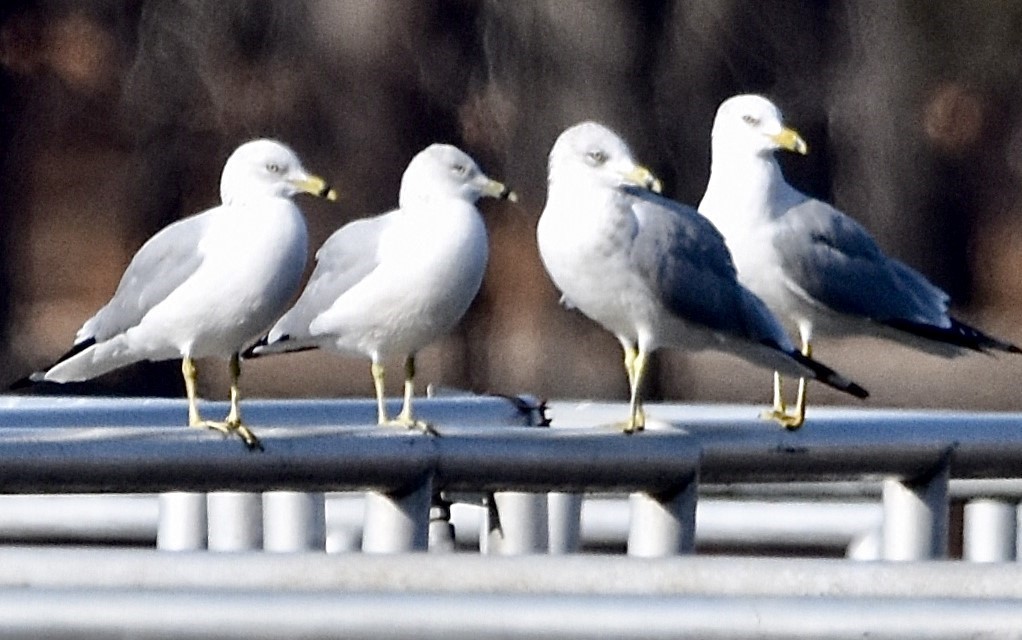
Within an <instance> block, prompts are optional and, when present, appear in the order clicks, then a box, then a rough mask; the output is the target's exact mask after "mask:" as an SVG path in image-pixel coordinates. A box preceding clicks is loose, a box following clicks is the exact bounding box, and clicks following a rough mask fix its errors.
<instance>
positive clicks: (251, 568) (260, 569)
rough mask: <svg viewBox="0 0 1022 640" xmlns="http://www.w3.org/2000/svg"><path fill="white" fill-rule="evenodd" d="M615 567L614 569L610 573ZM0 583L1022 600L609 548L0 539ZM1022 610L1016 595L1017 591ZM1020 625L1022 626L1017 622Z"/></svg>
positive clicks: (941, 584) (784, 563)
mask: <svg viewBox="0 0 1022 640" xmlns="http://www.w3.org/2000/svg"><path fill="white" fill-rule="evenodd" d="M608 576H613V579H608ZM0 587H25V588H33V589H44V588H45V589H78V588H82V589H84V588H94V589H101V588H102V589H129V590H131V589H144V590H167V589H175V588H188V589H203V590H213V591H221V590H223V591H229V590H232V589H252V590H267V591H288V592H297V591H315V592H320V591H330V592H337V591H350V592H357V591H373V592H380V593H386V592H390V591H409V592H422V593H465V592H471V593H508V594H512V593H518V594H561V595H570V594H587V595H607V596H627V595H672V596H682V595H706V596H764V597H767V596H770V597H793V596H797V597H801V596H819V597H838V596H854V597H861V598H913V597H918V598H935V599H936V598H972V599H1013V600H1016V601H1017V602H1018V601H1022V566H1020V565H1019V564H1017V563H998V564H976V563H966V562H951V561H946V562H908V563H872V562H867V563H859V562H848V561H846V560H836V559H801V558H754V557H728V556H677V557H671V558H658V559H656V560H646V559H635V558H628V557H626V556H615V555H581V556H578V555H574V556H571V555H569V556H514V557H503V556H481V555H476V554H419V553H410V554H393V555H372V554H337V555H335V554H323V553H313V552H306V553H289V554H267V553H257V552H250V553H245V552H242V553H236V554H209V553H204V552H178V553H167V552H159V551H154V550H144V549H101V548H95V549H66V548H65V549H61V548H10V547H8V548H0ZM1019 605H1020V610H1022V602H1019ZM1020 628H1022V627H1020Z"/></svg>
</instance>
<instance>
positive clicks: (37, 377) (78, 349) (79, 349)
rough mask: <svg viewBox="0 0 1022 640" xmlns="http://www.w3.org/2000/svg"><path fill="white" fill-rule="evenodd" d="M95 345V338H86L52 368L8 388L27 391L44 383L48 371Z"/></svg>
mask: <svg viewBox="0 0 1022 640" xmlns="http://www.w3.org/2000/svg"><path fill="white" fill-rule="evenodd" d="M94 344H96V339H95V338H86V339H85V340H82V341H81V342H76V343H75V344H74V346H73V347H71V348H70V349H68V351H67V353H65V354H64V355H62V356H60V357H59V358H57V360H56V361H55V362H54V363H53V364H51V365H50V366H48V367H46V368H45V369H43V370H42V371H36V372H35V373H32V374H29V375H27V376H25V377H24V378H21V379H19V380H15V381H14V382H12V383H11V384H10V386H8V387H7V388H8V389H9V390H10V391H18V390H20V389H27V388H28V387H31V386H33V385H35V384H36V383H39V382H43V376H45V375H46V372H47V371H49V370H50V369H52V368H53V367H55V366H57V365H58V364H60V363H61V362H64V361H65V360H67V359H69V358H73V357H74V356H76V355H78V354H79V353H81V352H82V351H85V350H86V349H88V348H89V347H91V346H92V345H94Z"/></svg>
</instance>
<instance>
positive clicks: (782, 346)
mask: <svg viewBox="0 0 1022 640" xmlns="http://www.w3.org/2000/svg"><path fill="white" fill-rule="evenodd" d="M659 190H660V185H659V182H658V181H657V180H656V178H654V177H653V175H652V174H651V173H650V172H649V170H647V169H646V168H644V167H642V166H640V165H638V164H636V162H635V160H634V159H633V157H632V153H631V150H630V149H629V148H628V146H627V145H626V144H625V142H624V141H623V140H622V139H621V138H620V137H619V136H618V135H617V134H616V133H614V132H613V131H611V130H610V129H608V128H606V127H604V126H602V125H600V124H597V123H594V122H584V123H581V124H578V125H576V126H574V127H571V128H569V129H567V130H566V131H565V132H564V133H562V134H561V135H560V137H558V139H557V141H556V142H555V143H554V146H553V149H552V150H551V152H550V173H549V188H548V196H547V203H546V206H545V208H544V209H543V214H542V216H541V217H540V220H539V225H538V228H537V239H538V242H539V250H540V256H541V258H542V260H543V264H544V266H545V267H546V270H547V272H548V273H549V274H550V277H551V279H552V280H553V282H554V284H555V285H556V286H557V288H558V289H560V291H561V292H562V293H563V296H564V298H565V299H566V300H568V301H570V303H571V304H572V305H573V306H574V307H576V308H577V309H578V310H579V311H581V312H582V313H583V314H585V315H586V316H588V317H589V318H591V319H593V320H595V321H596V322H597V323H599V324H600V325H602V326H603V327H604V328H606V329H607V330H608V331H610V332H611V333H613V334H614V336H615V337H616V338H617V339H618V341H619V342H620V343H621V346H622V348H623V349H624V354H625V355H624V363H625V371H626V373H627V376H628V382H629V387H630V394H631V398H630V409H629V415H628V419H627V420H626V422H625V424H624V431H625V432H626V433H630V432H633V431H636V430H641V429H642V428H643V426H644V424H645V413H644V411H643V409H642V403H641V399H640V391H641V385H642V380H643V375H644V373H645V371H646V363H647V358H648V356H649V354H650V353H652V352H653V351H654V350H656V349H659V348H661V347H680V348H685V349H692V350H701V349H716V350H720V351H725V352H729V353H732V354H734V355H737V356H739V357H741V358H744V359H745V360H747V361H749V362H752V363H754V364H758V365H760V366H764V367H770V368H774V369H777V370H781V371H786V372H789V373H790V374H792V375H800V376H807V377H811V378H816V379H818V380H820V381H821V382H823V383H824V384H827V385H830V386H832V387H834V388H836V389H839V390H841V391H844V392H846V393H849V394H852V395H854V396H857V397H860V398H862V397H865V396H866V395H867V394H866V391H865V390H864V389H862V388H861V387H859V386H858V385H856V384H855V383H853V382H850V381H849V380H846V379H845V378H843V377H841V376H840V375H838V374H837V373H835V372H834V371H832V370H831V369H829V368H827V367H826V366H824V365H822V364H820V363H818V362H815V361H814V360H812V359H811V358H808V357H806V356H804V355H802V354H801V353H800V352H799V351H798V350H797V349H796V348H795V346H794V345H793V344H792V343H791V341H790V340H789V339H788V337H787V335H786V334H785V332H784V330H783V328H782V327H781V326H780V324H779V323H778V322H777V320H776V319H775V318H774V316H773V315H772V314H771V313H770V311H769V310H768V309H767V307H766V305H764V304H763V302H762V301H761V300H760V299H759V298H757V297H756V296H755V295H754V294H753V293H752V292H751V291H749V290H748V289H746V288H745V287H743V286H742V285H741V284H739V283H738V280H737V276H736V274H735V269H734V266H733V264H732V262H731V256H730V255H729V253H728V250H727V247H726V246H725V244H724V240H723V238H721V236H720V234H719V233H718V232H717V231H716V229H714V228H713V225H712V224H710V223H709V221H707V220H706V219H705V218H703V217H702V216H700V215H699V214H698V213H697V212H696V211H695V209H693V208H692V207H688V206H686V205H683V204H680V203H678V202H675V201H673V200H669V199H667V198H664V197H661V196H659V195H657V193H654V191H659Z"/></svg>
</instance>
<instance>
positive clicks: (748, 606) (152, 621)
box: [0, 589, 1022, 640]
mask: <svg viewBox="0 0 1022 640" xmlns="http://www.w3.org/2000/svg"><path fill="white" fill-rule="evenodd" d="M0 600H2V601H3V602H4V607H3V608H2V609H0V635H2V636H3V637H4V638H10V639H21V638H26V639H27V638H32V639H33V640H34V639H37V638H47V639H51V640H58V639H64V638H68V639H71V638H74V639H75V640H92V639H94V638H95V639H99V638H103V639H106V638H110V637H141V638H170V637H172V638H176V639H178V640H181V639H191V638H196V639H199V638H202V639H205V638H213V637H215V638H220V639H223V640H231V639H234V638H237V639H239V640H241V639H244V640H261V639H264V638H265V639H267V640H271V639H272V640H276V639H278V638H287V637H303V638H317V639H328V638H389V639H393V638H414V639H420V638H421V639H437V640H441V639H442V640H460V639H462V638H464V639H466V640H478V639H479V638H488V637H499V638H510V639H518V638H522V639H525V638H561V639H567V640H572V639H575V638H579V639H582V638H584V639H589V638H596V637H599V638H609V639H615V638H638V639H658V640H659V639H668V638H670V639H672V640H674V639H678V638H699V639H700V640H705V639H709V640H713V639H715V638H720V639H723V638H728V639H743V638H763V637H778V638H792V639H795V640H798V639H801V638H806V639H809V638H811V639H813V640H831V639H846V638H862V637H884V638H927V639H931V640H932V639H936V640H940V639H943V638H949V639H950V638H954V639H958V638H964V637H998V638H1002V637H1003V638H1008V637H1017V636H1018V630H1019V629H1020V628H1022V607H1020V606H1019V603H1018V601H1015V600H1008V601H1005V600H939V599H924V598H910V599H899V600H890V599H876V598H848V597H828V598H820V597H811V596H806V597H788V598H777V597H740V598H719V597H702V596H685V597H667V596H613V597H607V596H592V595H573V596H565V595H559V596H554V597H551V596H550V595H547V594H544V595H502V594H457V595H437V594H421V593H387V594H380V593H340V594H338V593H278V592H274V593H264V592H253V591H250V590H249V591H233V592H222V591H217V592H207V591H162V592H159V593H146V592H137V591H122V590H113V591H107V590H103V591H65V590H60V591H49V590H31V589H29V590H26V589H9V590H2V591H0ZM114 613H115V614H116V615H111V614H114Z"/></svg>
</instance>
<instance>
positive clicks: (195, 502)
mask: <svg viewBox="0 0 1022 640" xmlns="http://www.w3.org/2000/svg"><path fill="white" fill-rule="evenodd" d="M159 505H160V506H159V514H160V515H159V522H158V524H157V529H156V548H157V549H161V550H163V551H195V550H198V549H205V548H206V541H207V535H208V519H207V508H208V507H207V504H206V494H204V493H186V492H179V491H175V492H169V493H161V494H160V498H159Z"/></svg>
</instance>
